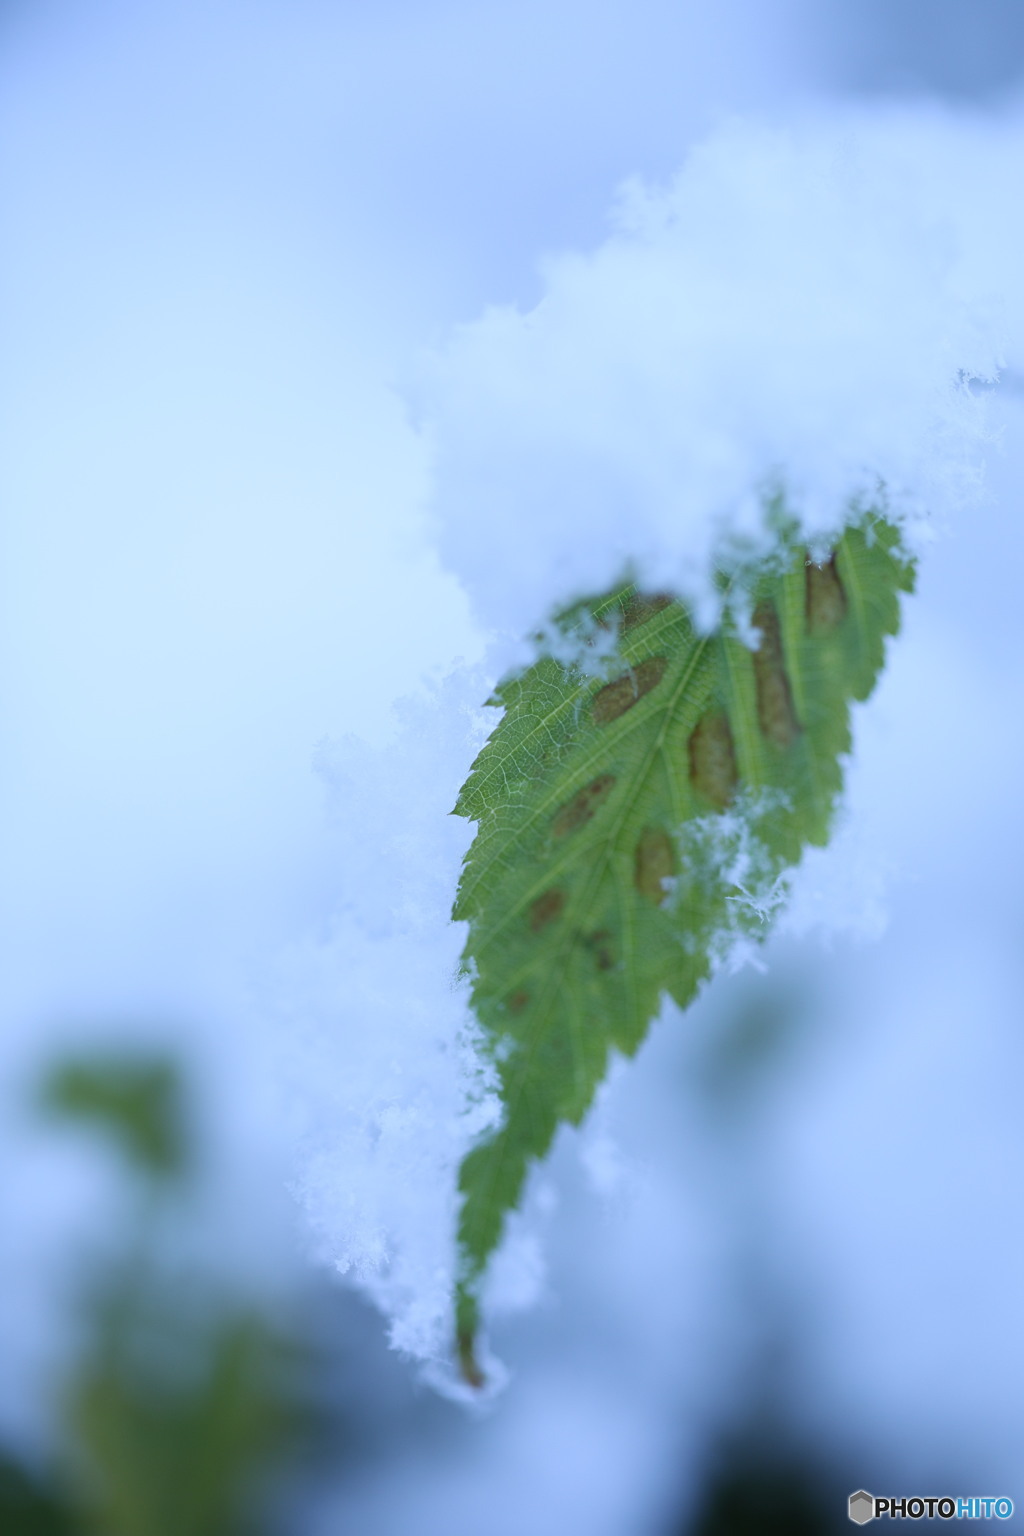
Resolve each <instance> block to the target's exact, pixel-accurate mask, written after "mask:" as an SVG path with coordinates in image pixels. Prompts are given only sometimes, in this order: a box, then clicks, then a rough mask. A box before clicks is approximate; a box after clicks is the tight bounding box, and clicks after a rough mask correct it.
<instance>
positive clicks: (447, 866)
mask: <svg viewBox="0 0 1024 1536" xmlns="http://www.w3.org/2000/svg"><path fill="white" fill-rule="evenodd" d="M486 696H487V687H486V684H485V683H484V681H483V680H482V679H481V677H480V676H478V675H477V674H476V673H474V672H469V671H464V672H460V673H457V674H455V675H453V677H452V678H450V679H449V680H448V681H447V683H445V684H444V685H443V686H442V687H441V688H439V689H437V690H436V691H431V692H430V693H429V694H427V695H425V696H423V697H421V698H419V699H416V700H411V701H407V702H406V703H405V704H404V705H403V706H402V708H401V709H400V711H399V719H398V730H397V734H396V737H395V739H394V740H392V741H391V742H390V743H389V744H388V745H386V746H385V747H380V748H370V747H368V746H366V745H365V744H362V743H360V742H359V741H356V740H354V739H349V740H347V741H344V742H338V743H332V742H324V743H322V744H321V746H320V748H319V749H318V751H317V755H316V766H317V768H318V770H319V771H320V773H321V774H322V775H323V778H324V780H325V782H326V784H327V786H328V791H329V797H330V807H331V813H332V834H333V840H334V845H335V853H336V860H337V865H336V867H337V878H338V888H337V891H336V904H335V910H334V914H333V917H332V919H331V921H330V923H329V926H328V928H327V929H326V931H325V932H323V933H321V934H320V935H318V936H316V937H310V938H309V939H307V940H306V941H305V942H303V943H300V944H296V945H293V946H292V947H291V948H290V949H289V950H288V951H287V952H286V953H284V954H283V955H282V956H280V957H279V959H278V960H277V962H276V975H275V977H274V979H273V981H272V983H271V987H272V992H273V995H274V996H275V998H276V1004H275V1007H274V1009H273V1013H274V1020H273V1025H274V1027H273V1031H272V1037H273V1041H274V1043H275V1045H276V1053H277V1061H278V1065H277V1076H278V1081H279V1084H280V1087H281V1092H282V1101H283V1104H284V1107H285V1113H286V1116H287V1119H288V1122H289V1126H290V1131H291V1136H292V1140H293V1144H294V1146H295V1149H296V1158H295V1169H296V1172H295V1175H294V1189H295V1193H296V1194H297V1196H298V1198H299V1200H300V1202H301V1204H302V1206H303V1207H304V1209H305V1212H306V1215H307V1217H308V1220H309V1224H310V1227H311V1229H312V1232H313V1234H314V1239H315V1245H316V1248H317V1251H318V1253H319V1255H320V1257H322V1258H323V1259H325V1260H326V1261H327V1262H329V1263H330V1264H331V1265H333V1266H334V1267H335V1268H336V1269H337V1270H338V1271H339V1272H340V1273H341V1274H343V1275H346V1276H348V1277H349V1278H350V1279H351V1280H352V1281H354V1282H355V1283H356V1284H357V1285H358V1286H359V1287H360V1288H361V1289H362V1290H363V1291H364V1292H365V1293H366V1294H367V1295H369V1296H370V1297H371V1298H372V1299H373V1300H374V1301H375V1302H376V1303H377V1305H378V1306H380V1308H381V1309H382V1311H384V1312H385V1314H386V1315H387V1316H388V1317H389V1318H390V1319H391V1340H392V1343H393V1344H394V1345H395V1347H396V1348H398V1349H401V1350H403V1351H405V1352H407V1353H408V1354H410V1355H414V1356H416V1357H418V1358H421V1359H425V1360H431V1361H442V1360H444V1359H445V1358H446V1357H447V1355H448V1353H449V1349H450V1335H451V1298H452V1292H453V1286H454V1279H455V1258H456V1253H455V1223H456V1216H457V1198H458V1197H457V1175H458V1167H459V1163H460V1162H461V1160H462V1158H463V1157H464V1156H465V1154H466V1152H467V1151H468V1149H469V1147H470V1145H471V1144H472V1142H473V1141H474V1140H475V1139H476V1138H477V1137H478V1136H479V1135H480V1134H481V1132H482V1131H484V1130H485V1129H486V1128H487V1127H488V1126H489V1125H490V1124H492V1123H493V1121H494V1119H495V1118H496V1114H497V1105H496V1101H495V1099H494V1096H493V1094H492V1093H491V1091H490V1084H489V1081H488V1078H487V1074H486V1071H485V1069H484V1067H483V1066H482V1064H481V1060H480V1058H479V1057H478V1056H477V1054H476V1052H475V1050H474V1045H473V1041H474V1035H475V1024H474V1021H473V1016H472V1013H471V1012H470V1009H469V1005H468V997H467V993H468V987H467V983H466V981H465V980H464V979H460V977H459V974H458V967H459V956H460V952H461V949H462V946H463V943H464V941H465V932H464V930H465V925H464V924H454V923H452V922H451V921H450V915H451V905H452V896H453V892H454V890H455V886H456V884H457V881H458V874H459V866H460V862H461V859H462V855H463V853H464V851H465V849H466V847H467V846H468V844H469V842H470V841H471V839H472V836H473V828H472V826H471V825H470V824H469V823H468V822H466V821H464V820H462V819H461V818H458V817H453V816H451V815H450V814H449V813H450V812H451V809H452V806H453V805H454V803H455V799H456V796H457V793H458V790H459V787H460V785H461V783H462V780H463V778H464V777H465V771H466V764H467V762H468V761H469V760H470V759H471V758H472V756H473V754H474V752H475V750H476V749H477V748H478V746H479V745H480V743H481V741H482V737H483V734H484V731H485V729H486V726H485V724H484V723H483V721H482V720H481V714H480V711H479V710H478V709H477V708H476V706H477V704H478V702H479V700H480V699H481V698H485V697H486Z"/></svg>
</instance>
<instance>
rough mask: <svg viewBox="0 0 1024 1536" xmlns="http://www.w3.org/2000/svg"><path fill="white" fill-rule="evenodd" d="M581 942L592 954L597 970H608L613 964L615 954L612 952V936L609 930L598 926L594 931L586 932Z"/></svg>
mask: <svg viewBox="0 0 1024 1536" xmlns="http://www.w3.org/2000/svg"><path fill="white" fill-rule="evenodd" d="M583 942H584V944H585V945H586V947H587V948H588V949H589V950H590V952H591V954H592V955H593V956H594V964H595V965H596V966H597V968H598V970H599V971H610V970H611V969H612V967H613V966H614V964H615V956H614V955H613V954H612V936H611V933H610V932H609V930H608V929H607V928H599V929H598V930H597V932H596V933H591V934H588V935H587V937H586V938H585V939H584V940H583Z"/></svg>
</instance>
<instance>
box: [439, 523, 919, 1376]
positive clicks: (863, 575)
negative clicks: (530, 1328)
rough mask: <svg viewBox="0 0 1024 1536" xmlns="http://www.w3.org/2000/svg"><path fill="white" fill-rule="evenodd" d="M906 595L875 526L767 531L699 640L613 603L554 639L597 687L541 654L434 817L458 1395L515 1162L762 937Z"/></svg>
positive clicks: (903, 578)
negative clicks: (471, 1065)
mask: <svg viewBox="0 0 1024 1536" xmlns="http://www.w3.org/2000/svg"><path fill="white" fill-rule="evenodd" d="M820 553H821V552H818V554H820ZM911 584H912V568H911V565H910V563H909V561H908V560H907V559H906V558H905V557H904V556H903V555H902V553H901V552H900V548H899V539H898V535H897V532H896V530H895V528H894V527H893V526H892V525H891V524H889V523H887V522H886V521H884V520H883V519H882V518H880V517H877V516H869V517H867V518H865V519H864V520H862V521H861V522H860V523H859V524H858V525H856V526H853V527H851V528H849V529H847V531H846V532H845V533H844V535H843V536H842V538H841V539H840V540H839V542H838V544H837V545H836V547H835V549H834V550H833V551H832V552H831V553H829V554H827V555H826V557H825V558H824V559H812V558H811V556H810V555H809V554H808V552H807V550H806V549H804V548H802V547H800V546H799V545H797V544H796V543H795V541H794V540H793V538H792V536H789V535H786V534H785V533H782V534H780V539H779V549H778V551H777V554H776V556H775V557H774V558H773V559H772V560H770V561H765V562H762V563H761V565H760V566H756V567H751V566H746V567H744V566H742V565H740V566H739V567H737V568H735V569H733V571H732V572H731V574H730V575H729V576H723V577H722V578H721V587H722V596H723V604H722V617H721V619H720V622H719V624H718V626H717V628H716V629H715V630H713V631H712V632H711V633H701V632H699V631H698V630H697V628H696V627H695V625H694V623H693V622H692V620H691V617H690V615H689V613H688V612H687V609H686V607H685V606H684V605H683V604H682V603H681V602H679V601H677V600H675V599H674V598H672V597H671V596H669V595H667V594H644V593H640V592H638V591H637V590H636V589H635V588H634V587H631V586H624V587H621V588H620V589H619V590H617V591H616V592H613V593H611V594H609V595H607V596H605V597H604V598H601V599H599V600H596V601H594V602H590V603H586V604H582V605H579V606H578V607H577V608H576V609H574V610H572V611H571V612H570V613H569V614H567V615H566V616H565V618H564V620H563V625H564V628H565V629H566V630H567V631H570V632H571V631H572V630H573V629H574V628H575V629H577V630H578V631H579V633H580V635H581V638H582V639H583V640H584V643H585V642H586V638H587V637H588V635H589V637H590V639H592V638H593V630H594V623H595V620H596V621H597V623H598V624H599V625H604V626H605V627H606V628H609V629H612V630H617V631H618V635H619V642H618V645H617V647H616V649H615V662H614V665H613V666H612V667H611V669H610V671H606V673H605V674H603V675H601V676H598V677H594V676H593V675H588V673H590V672H592V669H590V668H586V667H583V666H580V665H574V664H572V663H571V662H566V661H564V660H558V659H556V658H555V657H554V656H551V655H546V656H543V657H541V659H540V660H538V661H537V662H536V663H535V664H534V665H533V666H531V667H529V668H528V669H527V670H526V671H523V672H521V673H519V674H517V675H515V676H513V677H510V678H508V679H506V680H505V682H503V683H502V684H501V686H500V687H499V688H498V690H497V694H496V698H495V700H494V702H495V703H497V704H500V705H503V706H504V711H505V712H504V715H503V717H502V719H501V722H500V723H499V725H498V726H497V728H496V730H495V731H494V732H493V734H492V735H491V737H490V739H489V741H488V742H487V744H486V746H485V747H484V748H483V750H482V752H481V753H480V755H479V757H478V758H477V760H476V762H475V763H474V764H473V768H472V771H471V773H470V776H469V779H468V780H467V782H466V784H465V786H464V788H463V790H462V793H461V795H460V797H459V801H458V804H457V806H456V812H457V814H459V815H461V816H466V817H469V818H471V819H473V820H475V821H476V822H477V823H478V831H477V835H476V838H475V840H474V842H473V844H472V847H471V848H470V850H469V852H468V854H467V856H466V860H465V866H464V869H463V874H462V879H461V883H460V886H459V892H458V897H457V900H456V904H455V911H454V916H455V917H456V918H458V919H463V920H467V921H468V923H469V938H468V942H467V945H466V950H465V954H464V957H463V964H464V967H465V969H466V971H467V972H468V974H469V975H470V976H471V978H472V983H473V994H472V996H473V1006H474V1008H475V1011H476V1014H477V1017H478V1019H479V1021H480V1024H481V1027H482V1030H483V1034H484V1039H485V1043H486V1048H487V1049H488V1050H489V1052H490V1053H491V1055H492V1057H493V1062H494V1067H495V1071H496V1073H497V1076H498V1079H499V1084H500V1096H501V1101H502V1106H503V1111H504V1113H503V1119H502V1122H501V1124H500V1126H499V1128H498V1129H497V1130H496V1131H494V1132H492V1133H491V1134H489V1135H488V1136H487V1137H486V1139H484V1140H483V1141H481V1142H480V1143H479V1144H478V1145H477V1146H476V1147H474V1148H473V1149H472V1150H471V1151H470V1152H469V1154H468V1155H467V1156H466V1158H465V1159H464V1161H463V1163H462V1167H461V1171H460V1188H461V1192H462V1209H461V1217H460V1225H459V1244H460V1263H461V1276H460V1283H459V1290H458V1298H457V1320H456V1322H457V1335H458V1347H459V1354H460V1361H461V1366H462V1370H463V1373H464V1375H465V1376H466V1377H467V1379H469V1380H470V1381H477V1380H479V1379H480V1375H479V1369H478V1367H477V1365H476V1361H475V1355H474V1339H475V1336H476V1333H477V1329H478V1324H479V1307H480V1300H479V1297H480V1286H481V1281H482V1278H483V1275H484V1271H485V1269H486V1266H487V1262H488V1260H489V1258H490V1256H491V1254H492V1253H493V1252H494V1250H495V1248H496V1247H497V1246H498V1243H499V1242H500V1240H501V1236H502V1231H503V1227H504V1223H505V1218H506V1215H507V1214H508V1212H509V1211H510V1210H512V1209H513V1208H514V1207H515V1206H516V1205H517V1203H518V1201H519V1198H520V1195H521V1192H522V1188H523V1182H524V1179H525V1177H526V1174H527V1171H528V1168H529V1165H530V1163H531V1161H532V1160H534V1159H537V1158H540V1157H542V1156H543V1155H544V1154H545V1153H546V1152H547V1150H548V1148H549V1147H550V1145H551V1142H552V1139H553V1137H554V1135H555V1131H556V1130H557V1128H558V1126H559V1124H560V1123H562V1122H568V1123H570V1124H578V1123H579V1121H580V1120H581V1119H582V1117H583V1115H584V1114H585V1112H586V1110H587V1108H588V1106H589V1105H590V1102H591V1100H592V1098H593V1095H594V1091H595V1089H596V1088H597V1086H598V1084H599V1083H600V1082H601V1080H602V1078H603V1076H604V1074H605V1071H606V1068H607V1065H608V1054H609V1051H610V1050H612V1049H613V1048H614V1049H616V1050H618V1051H621V1052H623V1053H625V1054H626V1055H630V1054H632V1053H633V1052H634V1051H635V1050H636V1049H637V1047H638V1046H639V1044H640V1042H641V1041H642V1039H643V1037H644V1035H645V1033H646V1030H647V1026H648V1023H649V1021H650V1020H651V1018H652V1017H653V1016H654V1015H655V1014H656V1013H657V1012H658V1010H659V1007H660V1004H661V1000H662V997H663V996H664V994H665V993H668V994H669V995H670V996H671V997H672V998H674V999H675V1001H676V1002H677V1003H678V1004H679V1005H680V1006H686V1005H687V1004H688V1003H689V1002H690V1001H691V1000H692V998H693V997H694V995H695V993H696V991H697V989H698V987H699V986H700V983H701V982H702V980H703V979H704V978H705V977H706V976H707V975H708V974H709V972H710V971H711V970H712V968H713V967H714V965H715V962H716V960H717V959H719V958H720V957H721V956H722V955H723V954H724V952H725V951H726V950H727V949H728V947H729V946H730V945H731V944H732V943H733V942H734V941H735V939H736V938H738V937H741V936H743V935H745V934H746V935H754V936H760V935H762V934H763V933H764V932H765V931H766V919H767V918H768V917H769V916H770V915H771V912H772V910H773V908H774V907H775V905H777V903H778V901H779V900H780V899H781V895H782V891H781V881H782V876H783V873H784V871H785V870H786V869H787V867H789V866H791V865H793V864H795V863H796V862H797V861H798V860H799V858H800V856H801V852H802V850H803V848H804V847H805V845H807V844H808V843H817V844H821V843H824V842H825V841H826V839H827V837H828V833H829V824H830V820H831V816H832V811H833V807H834V805H835V801H836V797H837V795H838V793H839V791H840V789H841V787H842V767H841V763H840V758H841V756H842V755H843V754H844V753H846V752H847V751H848V750H849V747H850V703H851V701H852V700H854V699H865V698H866V697H867V696H868V694H869V693H870V692H871V689H872V687H873V685H874V682H875V679H876V677H877V675H878V673H879V671H880V669H881V666H882V661H883V652H884V642H885V637H886V635H890V634H894V633H895V631H896V629H897V627H898V624H899V593H900V591H901V590H903V591H909V590H910V587H911ZM753 630H756V631H757V634H756V635H753V634H752V631H753ZM751 639H752V640H754V641H756V642H757V643H756V648H751V644H749V643H748V641H750V640H751Z"/></svg>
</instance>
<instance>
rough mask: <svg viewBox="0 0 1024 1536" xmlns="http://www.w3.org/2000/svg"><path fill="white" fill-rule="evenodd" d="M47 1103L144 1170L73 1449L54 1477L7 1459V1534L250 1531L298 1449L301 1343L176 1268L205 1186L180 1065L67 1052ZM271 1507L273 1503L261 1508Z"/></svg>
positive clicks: (91, 1326)
mask: <svg viewBox="0 0 1024 1536" xmlns="http://www.w3.org/2000/svg"><path fill="white" fill-rule="evenodd" d="M42 1105H43V1108H44V1110H45V1111H46V1112H47V1113H48V1114H49V1115H51V1116H55V1117H57V1118H58V1119H59V1120H61V1121H63V1122H64V1123H65V1124H68V1123H76V1122H77V1123H79V1124H81V1125H83V1126H89V1127H92V1128H93V1129H98V1130H100V1131H101V1132H102V1133H104V1134H105V1135H107V1136H108V1137H109V1138H111V1139H112V1140H113V1142H114V1143H115V1145H116V1147H117V1148H118V1150H119V1152H120V1153H121V1155H122V1157H123V1159H124V1162H125V1166H126V1171H128V1170H131V1172H132V1173H133V1174H134V1184H135V1189H134V1197H135V1199H136V1201H137V1206H136V1208H135V1209H134V1211H133V1214H132V1219H131V1221H130V1222H129V1223H127V1224H126V1228H127V1230H126V1232H125V1233H124V1234H122V1247H121V1251H120V1252H118V1253H117V1254H116V1256H115V1257H114V1259H113V1260H112V1261H108V1263H107V1265H106V1267H105V1268H104V1269H103V1271H102V1272H101V1274H100V1275H99V1276H98V1278H97V1279H96V1280H95V1282H94V1283H93V1284H92V1286H91V1287H89V1288H88V1289H87V1291H86V1293H85V1294H84V1296H83V1298H82V1306H83V1308H84V1310H85V1314H86V1318H85V1321H86V1325H87V1327H86V1332H87V1336H88V1343H87V1347H86V1349H85V1351H84V1353H83V1355H82V1357H81V1358H80V1360H79V1361H78V1363H77V1365H76V1366H75V1368H74V1373H73V1376H72V1379H71V1380H70V1381H69V1382H67V1383H66V1387H65V1392H64V1396H63V1403H62V1410H63V1418H64V1426H65V1431H66V1444H65V1449H64V1453H63V1455H62V1456H61V1458H60V1462H59V1465H56V1466H54V1467H53V1468H52V1469H51V1471H50V1475H49V1476H48V1478H47V1479H46V1482H45V1484H43V1483H42V1482H39V1481H37V1480H36V1479H35V1478H34V1477H33V1476H32V1475H31V1474H29V1473H28V1472H27V1471H25V1470H24V1469H22V1468H20V1467H18V1466H17V1465H15V1464H14V1463H12V1462H10V1461H7V1460H3V1461H0V1530H2V1531H3V1532H4V1533H5V1536H47V1533H54V1536H56V1533H65V1532H66V1533H78V1532H81V1533H102V1536H235V1533H238V1536H249V1533H256V1532H259V1531H261V1530H263V1529H266V1528H268V1522H267V1519H266V1514H265V1511H266V1507H267V1505H268V1503H270V1504H272V1503H273V1499H272V1485H271V1475H272V1473H273V1471H274V1469H275V1467H276V1466H278V1465H280V1463H281V1462H282V1459H283V1458H284V1456H285V1454H286V1452H287V1451H288V1449H289V1448H290V1446H291V1445H292V1444H293V1442H294V1440H295V1437H296V1431H297V1429H298V1427H299V1426H298V1414H297V1410H296V1409H295V1407H294V1405H293V1402H292V1394H291V1391H290V1378H291V1376H292V1373H293V1371H292V1368H293V1367H294V1366H295V1365H296V1363H297V1361H296V1351H295V1349H294V1347H292V1346H290V1345H289V1344H288V1343H286V1341H285V1340H284V1339H283V1338H282V1337H281V1336H280V1335H279V1333H278V1331H277V1330H276V1329H275V1328H274V1327H273V1326H272V1325H271V1323H270V1322H269V1321H268V1320H267V1319H265V1318H263V1317H261V1316H260V1315H259V1314H258V1312H256V1311H255V1310H254V1309H253V1308H252V1305H251V1303H248V1302H243V1301H241V1300H240V1299H239V1298H238V1297H232V1296H231V1295H230V1294H225V1292H224V1286H223V1282H220V1283H218V1282H217V1281H216V1280H214V1279H213V1278H212V1277H210V1276H208V1275H204V1274H202V1273H198V1274H197V1273H196V1272H195V1269H194V1268H190V1269H189V1271H188V1273H187V1274H180V1273H176V1272H175V1270H174V1267H173V1265H172V1264H171V1263H170V1261H169V1260H168V1258H167V1246H168V1245H167V1242H166V1238H167V1235H168V1230H169V1225H170V1223H171V1222H172V1221H173V1220H175V1219H180V1217H181V1214H182V1211H183V1209H187V1201H188V1198H189V1195H190V1193H192V1192H193V1188H192V1186H193V1184H194V1174H193V1169H194V1165H195V1161H196V1160H195V1159H194V1157H193V1156H192V1151H193V1149H192V1148H191V1147H190V1145H189V1139H190V1138H189V1132H188V1117H187V1114H186V1105H185V1095H184V1091H183V1086H182V1083H181V1080H180V1076H179V1073H178V1071H177V1069H176V1068H175V1067H174V1065H173V1064H172V1063H170V1062H168V1061H164V1060H130V1059H121V1058H119V1059H100V1058H96V1059H91V1060H75V1061H67V1062H64V1063H62V1064H61V1065H59V1066H58V1067H57V1068H56V1069H54V1070H53V1071H52V1072H51V1074H50V1076H49V1077H48V1079H47V1081H46V1082H45V1084H44V1085H43V1091H42ZM261 1506H262V1507H261Z"/></svg>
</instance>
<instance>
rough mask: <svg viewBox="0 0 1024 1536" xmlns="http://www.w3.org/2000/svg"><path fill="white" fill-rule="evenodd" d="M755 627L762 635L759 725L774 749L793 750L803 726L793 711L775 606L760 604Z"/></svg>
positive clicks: (757, 674)
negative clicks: (791, 747) (791, 748)
mask: <svg viewBox="0 0 1024 1536" xmlns="http://www.w3.org/2000/svg"><path fill="white" fill-rule="evenodd" d="M754 624H755V626H756V627H757V628H758V629H759V630H760V631H761V644H760V645H759V647H758V649H757V650H756V651H755V652H754V682H755V684H756V686H757V721H758V724H759V725H760V727H761V734H762V736H763V737H764V738H765V740H766V741H770V742H771V744H772V746H773V747H779V748H785V747H790V746H792V745H793V742H794V741H795V740H796V738H797V737H798V736H799V734H800V722H799V720H798V719H797V718H796V711H795V709H794V708H793V695H792V693H791V691H790V687H789V678H788V677H787V675H786V664H785V660H784V658H783V654H782V632H781V630H780V628H779V616H778V614H777V613H776V612H775V605H774V603H769V602H763V603H758V605H757V607H756V608H755V609H754Z"/></svg>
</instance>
